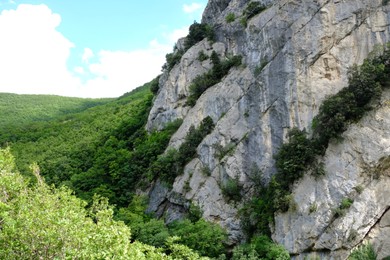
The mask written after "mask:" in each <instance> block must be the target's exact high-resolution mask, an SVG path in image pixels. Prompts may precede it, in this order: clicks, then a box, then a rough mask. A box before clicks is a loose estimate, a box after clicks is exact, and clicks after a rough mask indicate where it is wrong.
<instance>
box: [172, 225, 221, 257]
mask: <svg viewBox="0 0 390 260" xmlns="http://www.w3.org/2000/svg"><path fill="white" fill-rule="evenodd" d="M169 230H170V233H171V235H172V236H177V237H179V239H178V242H179V243H181V244H183V245H186V246H188V247H189V248H191V249H193V250H194V251H196V252H197V253H198V254H200V255H204V256H209V257H218V256H220V255H221V254H223V253H224V252H225V243H226V239H227V235H226V232H225V231H224V230H223V229H222V228H221V227H220V226H219V225H217V224H212V223H209V222H206V221H205V220H204V219H200V220H198V221H197V222H195V223H192V222H191V221H189V220H182V221H176V222H173V223H172V224H170V225H169Z"/></svg>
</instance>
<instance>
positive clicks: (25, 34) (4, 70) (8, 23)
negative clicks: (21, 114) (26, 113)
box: [0, 5, 78, 94]
mask: <svg viewBox="0 0 390 260" xmlns="http://www.w3.org/2000/svg"><path fill="white" fill-rule="evenodd" d="M60 22H61V17H60V16H59V15H57V14H53V13H52V12H51V10H50V9H49V8H48V7H47V6H46V5H35V6H34V5H19V6H18V7H17V9H16V10H9V11H7V10H5V11H3V12H1V14H0V37H1V41H0V57H1V59H0V71H1V77H0V91H1V92H16V93H50V94H51V93H57V91H55V90H60V91H59V92H62V93H65V92H66V91H64V90H65V89H66V88H67V87H68V86H75V85H77V84H78V79H77V78H74V77H73V76H72V74H71V73H69V72H68V70H67V68H66V61H67V59H68V57H69V54H70V49H71V48H72V47H73V43H72V42H70V41H69V40H68V39H66V38H65V37H64V36H63V35H62V34H60V33H59V32H57V31H56V30H55V28H56V27H57V26H58V25H59V24H60Z"/></svg>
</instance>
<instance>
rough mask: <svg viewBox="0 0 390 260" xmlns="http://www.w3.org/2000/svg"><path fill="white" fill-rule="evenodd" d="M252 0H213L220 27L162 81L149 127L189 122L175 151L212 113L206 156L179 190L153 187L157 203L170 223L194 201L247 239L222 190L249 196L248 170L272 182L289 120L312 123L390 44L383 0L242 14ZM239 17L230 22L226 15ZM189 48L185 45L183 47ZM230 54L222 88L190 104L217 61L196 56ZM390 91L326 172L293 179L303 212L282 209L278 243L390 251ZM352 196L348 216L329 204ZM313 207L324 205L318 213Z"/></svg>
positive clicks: (234, 236)
mask: <svg viewBox="0 0 390 260" xmlns="http://www.w3.org/2000/svg"><path fill="white" fill-rule="evenodd" d="M249 3H250V1H248V0H210V1H209V3H208V5H207V7H206V9H205V11H204V14H203V20H202V23H205V24H206V23H207V24H209V25H211V26H212V27H213V28H214V31H215V34H216V35H215V41H213V42H210V41H209V40H207V39H204V40H202V41H201V42H199V43H197V44H196V45H194V46H192V47H191V48H190V49H188V50H187V51H186V52H185V54H184V55H183V56H182V57H181V60H180V62H179V63H178V64H176V65H175V66H174V67H173V68H172V69H171V70H170V71H168V70H166V71H165V72H164V74H163V75H162V76H161V77H160V82H159V86H160V89H159V92H158V95H157V97H156V99H155V102H154V106H153V108H152V110H151V112H150V115H149V120H148V124H147V128H148V130H152V129H160V128H163V127H164V126H165V125H166V124H167V123H168V122H171V121H173V120H175V119H178V118H180V119H183V124H182V125H181V127H180V128H179V130H178V131H177V132H176V133H175V135H174V136H173V137H172V139H171V142H170V146H171V147H176V148H177V147H178V146H179V145H180V144H181V143H183V141H184V138H185V136H186V134H187V132H188V130H189V128H190V127H191V126H198V125H199V124H200V122H201V121H202V120H203V119H204V118H206V117H207V116H210V117H211V118H212V119H213V121H214V123H215V128H214V130H213V132H212V133H211V134H209V135H207V136H206V138H204V140H203V141H202V142H201V144H200V145H199V146H198V147H197V153H198V156H197V158H195V159H193V160H192V161H191V162H190V163H188V164H187V165H186V167H185V170H184V174H183V175H181V176H179V177H177V178H176V180H175V182H174V184H173V188H172V189H171V188H167V187H165V186H164V185H162V184H161V183H160V182H157V183H155V184H154V186H153V187H152V188H151V191H150V205H149V210H151V211H155V212H157V213H158V214H160V215H162V214H163V213H165V217H166V219H167V220H168V221H169V220H172V219H175V218H178V217H180V215H181V214H182V212H184V211H185V209H186V207H188V201H192V202H193V203H194V204H196V205H198V206H199V207H200V208H201V209H202V211H203V217H204V218H205V219H207V220H209V221H213V222H217V223H219V224H220V225H221V226H223V227H225V228H226V229H227V230H228V231H229V235H230V240H231V242H237V241H240V240H241V239H243V234H242V231H241V227H240V218H239V216H238V209H239V208H240V205H241V204H240V202H235V201H232V200H230V201H229V200H227V199H226V196H225V197H224V196H223V194H222V188H221V187H224V185H226V183H228V182H229V180H237V181H238V184H239V187H240V188H241V195H242V196H244V197H249V196H250V194H251V187H252V182H251V180H250V172H251V169H253V168H254V167H255V168H258V169H260V170H261V171H262V172H263V173H264V176H263V178H264V180H265V181H266V180H268V179H269V178H270V176H272V175H273V174H274V173H275V166H274V159H273V158H274V157H273V156H274V154H275V153H276V152H277V151H278V148H279V147H280V145H281V144H282V143H283V142H284V140H285V136H286V133H287V131H288V130H289V129H291V128H292V127H298V128H300V129H307V130H308V131H310V129H311V128H310V125H311V122H312V119H313V117H314V116H315V115H316V114H317V113H318V108H319V106H320V104H321V103H322V101H323V100H324V99H325V98H326V97H327V96H329V95H331V94H335V93H337V92H338V91H339V90H340V89H342V88H343V87H345V86H347V82H348V69H349V68H350V67H351V66H352V65H353V64H361V63H362V62H363V60H364V59H365V58H366V57H367V56H368V54H369V53H370V51H372V50H373V49H374V48H375V46H377V45H383V44H384V43H386V42H389V41H390V5H386V1H382V0H370V1H368V0H314V1H313V0H275V1H271V0H264V1H260V3H261V5H263V6H265V7H266V8H265V10H262V11H261V12H259V13H257V14H255V15H253V16H250V17H248V19H245V17H244V16H245V10H246V8H247V6H248V4H249ZM228 16H229V17H230V18H231V19H228V18H227V17H228ZM181 45H182V44H180V42H179V44H178V47H179V48H180V46H181ZM200 52H203V53H204V54H206V55H208V56H210V55H211V54H212V52H216V53H217V54H218V55H219V56H220V57H221V58H222V59H223V58H225V57H231V56H233V55H241V56H242V57H243V58H242V64H243V65H241V66H239V67H235V68H232V69H231V70H230V71H229V73H228V75H227V76H225V77H224V78H223V79H222V80H221V82H220V83H218V84H215V85H213V86H212V87H210V88H208V89H207V90H206V91H205V92H204V93H203V94H202V95H201V96H200V98H199V99H198V100H197V102H196V104H195V105H194V106H193V107H191V106H188V105H186V97H188V96H189V94H190V90H189V86H190V84H191V82H192V81H193V80H194V79H195V78H196V76H198V75H202V74H204V73H206V72H207V71H209V70H210V69H211V68H212V63H211V61H210V59H206V60H203V59H199V53H200ZM388 100H390V93H388V92H386V93H385V94H384V95H383V97H382V100H381V103H380V104H381V105H380V106H379V107H378V108H377V109H376V110H375V111H372V112H370V113H369V114H368V115H366V116H365V117H364V119H363V120H361V121H360V122H359V123H358V124H354V125H351V126H350V128H349V129H348V130H347V131H346V132H345V133H344V134H343V141H342V142H340V143H337V144H331V145H330V146H329V147H328V149H327V151H326V154H325V156H324V159H323V160H324V162H325V170H326V175H325V176H323V177H321V178H320V179H314V178H313V177H309V176H307V177H305V178H304V179H303V180H301V181H300V182H299V183H296V184H295V186H294V189H293V199H294V200H295V202H296V204H297V208H296V209H295V210H294V211H292V210H290V211H289V212H286V213H283V214H282V213H280V214H277V215H276V216H275V226H274V227H273V236H272V237H273V239H274V241H276V242H277V243H280V244H282V245H284V246H285V247H286V248H287V249H288V251H289V252H290V253H291V254H292V255H294V256H295V257H296V258H297V259H300V258H302V259H303V257H304V256H307V255H308V254H309V253H310V252H315V253H316V254H318V255H320V256H321V257H329V258H333V259H340V258H343V257H345V256H347V255H348V253H349V252H350V250H351V249H352V248H354V247H356V246H357V245H358V244H360V243H362V241H364V240H369V241H371V242H372V243H373V245H374V247H375V248H376V250H377V251H378V253H379V256H380V257H384V256H386V255H390V252H389V251H388V248H389V245H390V244H389V239H386V238H388V237H389V235H390V220H389V219H390V212H389V211H388V209H389V208H390V193H389V192H390V190H389V189H388V187H389V184H390V178H389V177H390V173H389V170H390V169H389V168H390V163H389V159H388V156H390V127H389V126H390V113H389V112H390V106H389V105H388V104H389V101H388ZM346 197H348V198H353V201H354V202H353V204H352V206H351V207H350V208H349V209H348V211H347V212H346V214H345V215H343V216H342V217H340V218H337V219H335V218H334V217H332V216H333V214H332V210H333V209H335V208H337V207H338V205H340V203H341V202H342V200H343V199H344V198H346ZM314 209H315V210H314Z"/></svg>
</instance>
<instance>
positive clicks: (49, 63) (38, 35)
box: [0, 4, 188, 97]
mask: <svg viewBox="0 0 390 260" xmlns="http://www.w3.org/2000/svg"><path fill="white" fill-rule="evenodd" d="M60 23H61V17H60V16H59V15H58V14H54V13H53V12H52V11H51V10H50V9H49V8H48V7H47V6H46V5H27V4H25V5H19V6H18V7H17V9H16V10H8V11H2V12H1V13H0V39H1V41H0V57H1V58H0V72H1V76H0V92H12V93H21V94H27V93H29V94H56V95H64V96H79V97H117V96H120V95H122V94H124V93H126V92H129V91H131V90H132V89H134V88H136V87H138V86H140V85H142V84H144V83H146V82H148V81H150V80H152V79H153V78H154V77H156V76H157V75H159V74H160V73H161V66H162V65H163V64H164V62H165V55H166V53H169V52H171V51H172V47H173V44H174V43H175V42H176V41H177V39H178V38H180V37H183V36H185V35H187V34H188V27H186V28H182V29H177V30H174V31H173V32H171V33H166V34H163V38H164V39H163V40H161V41H157V40H152V41H151V42H150V43H149V45H148V46H147V47H146V48H144V49H139V50H127V51H123V50H121V51H115V50H111V51H108V50H92V49H90V48H84V52H83V54H82V55H81V56H80V57H79V64H76V65H74V67H73V68H71V69H69V68H68V67H67V61H68V59H69V57H70V50H71V49H72V48H74V44H73V43H72V42H71V41H70V40H68V39H67V38H66V37H64V36H63V35H62V34H61V33H60V32H58V31H57V30H56V28H57V27H58V26H59V24H60Z"/></svg>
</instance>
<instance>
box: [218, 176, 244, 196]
mask: <svg viewBox="0 0 390 260" xmlns="http://www.w3.org/2000/svg"><path fill="white" fill-rule="evenodd" d="M241 190H242V185H241V184H240V182H239V180H238V176H237V178H234V179H233V178H230V177H228V179H227V180H226V181H225V183H222V184H221V191H222V195H223V196H224V197H225V198H226V199H227V200H228V201H229V200H232V201H235V202H239V201H240V200H241V199H242V195H241Z"/></svg>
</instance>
